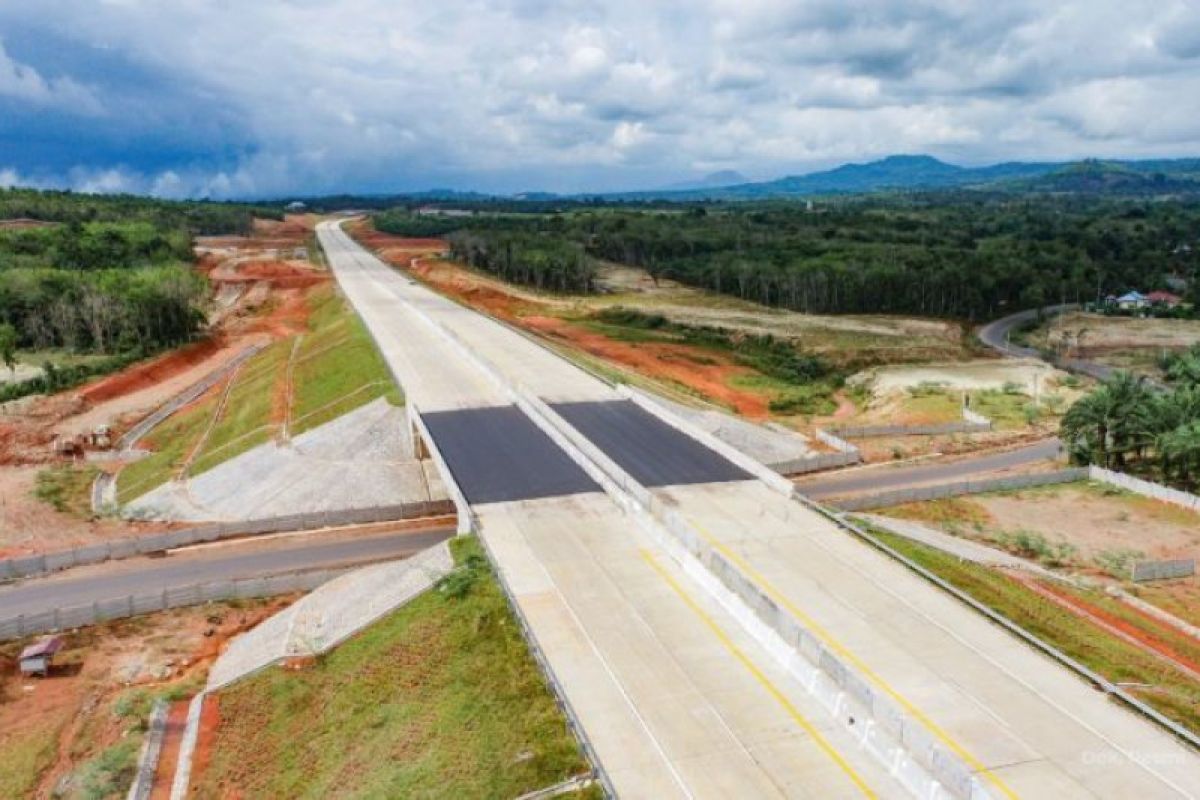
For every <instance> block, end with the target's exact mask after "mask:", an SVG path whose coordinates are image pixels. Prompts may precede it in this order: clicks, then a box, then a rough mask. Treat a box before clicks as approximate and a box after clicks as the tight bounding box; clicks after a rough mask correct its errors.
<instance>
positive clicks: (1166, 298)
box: [1146, 291, 1183, 308]
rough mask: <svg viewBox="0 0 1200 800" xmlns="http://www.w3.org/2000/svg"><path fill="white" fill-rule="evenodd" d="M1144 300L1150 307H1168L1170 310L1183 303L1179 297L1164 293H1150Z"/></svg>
mask: <svg viewBox="0 0 1200 800" xmlns="http://www.w3.org/2000/svg"><path fill="white" fill-rule="evenodd" d="M1146 299H1147V300H1149V301H1150V305H1152V306H1170V307H1172V308H1174V307H1175V306H1177V305H1179V304H1180V303H1182V302H1183V298H1182V297H1180V296H1179V295H1177V294H1171V293H1170V292H1164V291H1157V292H1151V293H1150V294H1148V295H1146Z"/></svg>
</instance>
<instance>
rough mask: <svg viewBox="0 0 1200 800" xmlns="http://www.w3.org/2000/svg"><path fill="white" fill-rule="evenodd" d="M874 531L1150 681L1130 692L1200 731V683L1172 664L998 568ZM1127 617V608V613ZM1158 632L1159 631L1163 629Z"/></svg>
mask: <svg viewBox="0 0 1200 800" xmlns="http://www.w3.org/2000/svg"><path fill="white" fill-rule="evenodd" d="M873 533H874V535H875V536H876V537H878V538H879V539H880V540H881V541H883V542H885V543H886V544H888V545H890V546H891V547H892V548H894V549H895V550H897V551H899V552H901V553H903V554H904V555H906V556H908V557H909V558H911V559H913V560H914V561H916V562H917V563H918V564H920V565H922V566H924V567H925V568H927V569H929V570H930V571H931V572H933V573H934V574H936V575H938V576H940V577H942V578H944V579H945V580H947V581H949V582H950V583H952V584H953V585H954V586H956V587H958V588H959V589H961V590H963V591H964V592H966V593H967V594H969V595H971V596H972V597H974V598H975V599H976V600H978V601H979V602H981V603H983V604H984V605H986V606H988V607H989V608H991V609H993V610H994V611H996V612H998V613H1000V614H1001V615H1003V616H1005V617H1007V618H1008V619H1010V620H1012V621H1013V622H1015V623H1016V624H1018V625H1020V626H1021V627H1022V628H1024V629H1025V630H1027V631H1029V632H1030V633H1032V634H1033V635H1035V636H1037V637H1039V638H1041V639H1042V640H1043V641H1045V642H1048V643H1049V644H1051V645H1053V646H1054V647H1057V648H1058V649H1059V650H1061V651H1062V652H1064V653H1066V654H1067V655H1068V656H1071V657H1072V658H1074V659H1076V660H1077V661H1079V662H1081V663H1083V664H1085V665H1086V666H1088V667H1090V668H1092V669H1093V670H1095V671H1096V672H1098V673H1100V674H1101V675H1103V676H1104V677H1106V678H1108V679H1109V680H1110V681H1113V682H1129V683H1135V684H1149V685H1150V687H1151V688H1148V689H1143V688H1131V689H1129V691H1130V692H1131V693H1133V694H1136V695H1138V696H1139V697H1140V698H1141V699H1142V700H1144V701H1145V702H1147V703H1149V704H1150V705H1151V706H1154V707H1155V708H1156V709H1158V710H1159V711H1160V712H1162V713H1163V714H1165V715H1166V716H1168V717H1170V718H1171V719H1173V720H1175V721H1177V722H1179V723H1181V724H1183V725H1186V726H1187V727H1189V728H1191V729H1192V730H1194V731H1200V684H1198V683H1197V682H1196V681H1194V680H1191V679H1190V678H1188V677H1187V676H1186V675H1184V674H1183V673H1182V672H1180V671H1178V670H1176V669H1175V668H1174V667H1172V666H1170V665H1168V664H1167V663H1166V662H1164V661H1162V660H1160V659H1159V658H1157V657H1155V656H1153V655H1151V654H1149V653H1147V652H1146V651H1144V650H1142V649H1141V648H1138V647H1135V646H1134V645H1132V644H1130V643H1128V642H1125V641H1123V640H1121V639H1118V638H1117V637H1115V636H1113V635H1111V634H1109V633H1108V632H1107V631H1104V630H1102V629H1100V628H1098V627H1096V626H1094V625H1092V624H1091V623H1089V622H1087V621H1085V620H1083V619H1081V618H1079V617H1078V616H1076V615H1074V614H1071V613H1070V612H1067V611H1065V610H1064V609H1062V608H1061V607H1059V606H1058V605H1056V604H1055V603H1053V602H1051V601H1050V600H1048V599H1046V598H1044V597H1042V596H1040V595H1038V594H1036V593H1034V592H1033V591H1032V590H1030V589H1028V588H1026V587H1025V586H1023V585H1021V584H1020V583H1018V582H1017V581H1015V580H1013V579H1012V578H1009V577H1008V576H1006V575H1005V574H1004V573H1002V572H1000V571H998V570H994V569H990V568H988V567H983V566H980V565H978V564H971V563H968V562H964V561H961V560H960V559H958V558H955V557H954V556H951V555H947V554H945V553H943V552H941V551H939V550H935V549H934V548H931V547H926V546H925V545H922V544H919V543H917V542H913V541H911V540H909V539H905V538H904V537H901V536H895V535H892V534H888V533H883V532H880V531H873ZM1071 594H1073V595H1075V596H1077V597H1079V598H1081V599H1083V600H1084V601H1086V602H1088V603H1091V604H1092V605H1095V606H1100V607H1102V608H1104V610H1106V611H1108V610H1110V608H1109V605H1110V603H1111V601H1109V600H1108V599H1107V598H1105V597H1104V595H1103V593H1102V592H1099V591H1083V590H1078V591H1072V592H1071ZM1125 616H1126V615H1125V614H1124V612H1123V613H1122V617H1125ZM1131 619H1136V618H1131ZM1143 624H1144V623H1143ZM1155 634H1156V635H1159V630H1158V629H1157V628H1156V629H1155ZM1159 638H1162V637H1161V636H1160V637H1159ZM1173 643H1174V642H1173ZM1188 654H1189V655H1190V649H1189V651H1188Z"/></svg>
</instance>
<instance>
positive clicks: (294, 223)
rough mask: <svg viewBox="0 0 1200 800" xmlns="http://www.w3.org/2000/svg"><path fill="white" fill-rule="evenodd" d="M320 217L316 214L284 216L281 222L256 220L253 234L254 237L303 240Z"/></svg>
mask: <svg viewBox="0 0 1200 800" xmlns="http://www.w3.org/2000/svg"><path fill="white" fill-rule="evenodd" d="M318 221H320V217H319V216H317V215H316V214H286V215H284V217H283V219H282V220H277V219H256V220H254V233H255V235H256V236H270V237H275V238H279V237H285V236H287V237H295V238H299V239H303V238H305V237H307V236H308V234H310V233H312V231H313V229H314V228H316V226H317V222H318Z"/></svg>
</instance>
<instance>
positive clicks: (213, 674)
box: [206, 542, 454, 692]
mask: <svg viewBox="0 0 1200 800" xmlns="http://www.w3.org/2000/svg"><path fill="white" fill-rule="evenodd" d="M453 568H454V559H453V557H452V556H451V555H450V547H449V545H448V544H446V543H445V542H443V543H442V544H439V545H436V546H434V547H431V548H429V549H427V550H422V551H421V552H420V553H418V554H416V555H414V556H412V557H411V558H407V559H404V560H403V561H391V562H388V563H385V564H374V565H372V566H369V567H362V568H360V569H355V570H353V571H351V572H348V573H346V574H344V575H342V576H340V577H338V578H335V579H333V580H331V581H328V582H326V583H324V584H323V585H321V586H320V587H319V588H318V589H316V590H315V591H313V592H312V593H310V594H308V595H306V596H305V597H303V598H301V599H300V600H298V601H296V602H295V603H293V604H292V605H291V606H289V607H288V608H286V609H284V610H283V611H281V612H279V613H278V614H276V615H275V616H273V617H271V618H270V619H268V620H265V621H264V622H263V623H262V624H260V625H258V626H256V627H255V628H253V629H252V630H250V631H247V632H246V633H243V634H242V635H241V636H238V637H237V638H236V639H234V640H233V641H232V642H231V643H230V645H229V647H228V648H227V649H226V650H225V652H224V653H222V654H221V657H220V658H218V659H217V661H216V663H215V664H213V667H212V669H211V670H210V671H209V673H208V684H207V687H206V688H207V690H208V691H210V692H211V691H216V690H217V689H220V688H222V687H225V686H228V685H229V684H231V683H234V682H235V681H239V680H241V679H242V678H245V677H246V676H248V675H251V674H253V673H255V672H257V671H258V670H260V669H263V668H264V667H267V666H269V665H271V664H274V663H275V662H277V661H280V660H282V659H285V658H292V657H296V656H314V655H319V654H320V653H326V652H328V651H329V650H331V649H333V648H334V647H337V646H338V645H339V644H341V643H342V642H344V641H345V640H346V639H348V638H349V637H351V636H353V635H354V634H355V633H358V632H359V631H361V630H362V629H363V628H366V627H367V626H368V625H370V624H371V623H373V622H375V621H376V620H378V619H379V618H380V617H382V616H384V615H385V614H389V613H391V612H392V611H394V610H396V609H397V608H400V607H401V606H403V605H404V604H405V603H407V602H408V601H409V600H411V599H413V598H414V597H416V596H417V595H419V594H421V593H422V592H424V591H425V590H426V589H428V588H429V587H431V586H433V584H434V583H436V582H437V581H438V580H440V579H441V578H442V577H444V576H445V575H446V574H447V573H448V572H450V570H451V569H453Z"/></svg>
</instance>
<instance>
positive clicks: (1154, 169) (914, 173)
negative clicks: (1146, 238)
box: [312, 155, 1200, 208]
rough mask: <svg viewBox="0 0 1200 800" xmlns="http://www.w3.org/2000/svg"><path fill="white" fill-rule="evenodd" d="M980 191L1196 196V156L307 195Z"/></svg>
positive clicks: (906, 158)
mask: <svg viewBox="0 0 1200 800" xmlns="http://www.w3.org/2000/svg"><path fill="white" fill-rule="evenodd" d="M945 189H964V190H968V189H969V190H983V191H994V192H1008V193H1014V194H1022V193H1049V194H1087V195H1111V196H1116V197H1171V196H1187V197H1192V198H1200V158H1178V159H1150V160H1142V161H1099V160H1094V159H1089V160H1085V161H1064V162H1024V161H1008V162H1004V163H1002V164H992V165H991V166H984V167H960V166H956V165H954V164H948V163H946V162H945V161H939V160H938V159H936V158H934V157H933V156H927V155H897V156H888V157H887V158H884V159H880V160H878V161H870V162H867V163H865V164H843V165H842V166H840V167H835V168H834V169H829V170H823V171H821V172H810V173H807V174H803V175H788V176H787V177H783V178H778V179H776V180H771V181H761V182H751V181H747V180H746V178H745V176H744V175H742V174H741V173H738V172H734V171H731V170H727V171H723V172H715V173H713V174H711V175H707V176H705V177H703V178H700V179H699V180H695V181H688V182H684V183H677V184H672V185H670V186H666V187H663V188H661V189H652V190H642V191H630V192H604V193H596V192H584V193H579V194H573V195H562V194H555V193H553V192H537V191H534V192H523V193H521V194H516V195H489V194H482V193H479V192H470V191H458V190H454V189H430V190H428V191H424V192H411V193H407V194H403V195H375V196H371V197H360V196H353V195H341V196H337V197H322V198H312V201H313V204H314V205H315V206H318V207H331V208H336V207H366V208H386V207H388V206H389V205H394V204H396V203H399V202H405V201H408V202H412V201H413V200H417V201H425V202H429V203H438V204H442V205H447V204H453V203H462V204H474V203H488V202H492V201H496V200H521V201H525V202H535V203H537V202H540V203H545V204H551V205H552V204H555V203H559V202H563V201H588V200H592V199H596V198H598V199H602V200H605V201H608V202H621V201H631V202H648V201H656V200H661V201H673V202H694V201H701V200H768V199H772V198H781V199H784V198H792V199H806V198H811V197H820V196H829V195H850V194H865V193H870V192H886V191H899V192H912V191H926V190H945Z"/></svg>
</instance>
